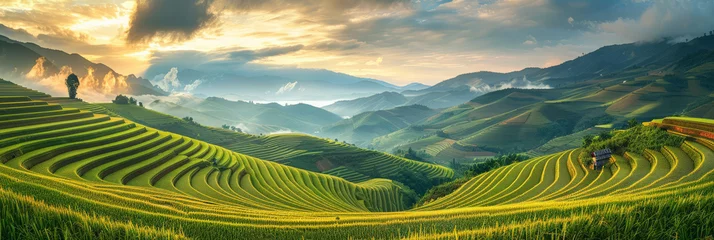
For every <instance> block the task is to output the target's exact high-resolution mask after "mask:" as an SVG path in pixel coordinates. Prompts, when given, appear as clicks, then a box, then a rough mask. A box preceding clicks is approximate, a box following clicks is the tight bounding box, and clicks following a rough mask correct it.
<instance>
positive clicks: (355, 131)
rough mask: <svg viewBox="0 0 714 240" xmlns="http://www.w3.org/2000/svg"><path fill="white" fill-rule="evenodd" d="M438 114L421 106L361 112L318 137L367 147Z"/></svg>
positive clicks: (329, 127) (326, 127) (336, 124)
mask: <svg viewBox="0 0 714 240" xmlns="http://www.w3.org/2000/svg"><path fill="white" fill-rule="evenodd" d="M436 113H438V111H436V110H434V109H430V108H428V107H426V106H422V105H410V106H402V107H396V108H392V109H388V110H378V111H371V112H363V113H360V114H357V115H355V116H353V117H351V118H348V119H344V120H341V121H339V122H336V123H334V124H332V125H327V126H325V127H323V128H322V129H321V130H320V132H319V133H318V135H320V136H326V137H329V138H335V139H340V140H344V141H347V142H349V143H354V144H357V145H358V146H368V145H369V143H370V142H371V141H372V139H373V138H375V137H379V136H382V135H385V134H388V133H391V132H394V131H396V130H399V129H402V128H405V127H408V126H411V125H413V124H418V123H420V122H421V121H423V120H425V119H427V118H428V117H431V116H432V115H434V114H436Z"/></svg>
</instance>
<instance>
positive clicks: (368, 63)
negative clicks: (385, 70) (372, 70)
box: [366, 57, 383, 66]
mask: <svg viewBox="0 0 714 240" xmlns="http://www.w3.org/2000/svg"><path fill="white" fill-rule="evenodd" d="M382 60H383V59H382V57H378V58H377V59H375V60H374V61H369V62H367V63H366V64H367V65H369V66H379V64H382Z"/></svg>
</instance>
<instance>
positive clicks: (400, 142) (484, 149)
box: [372, 37, 714, 164]
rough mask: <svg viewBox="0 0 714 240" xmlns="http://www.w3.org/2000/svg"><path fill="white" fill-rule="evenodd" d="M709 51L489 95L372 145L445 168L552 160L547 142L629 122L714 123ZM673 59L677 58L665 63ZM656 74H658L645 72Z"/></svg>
mask: <svg viewBox="0 0 714 240" xmlns="http://www.w3.org/2000/svg"><path fill="white" fill-rule="evenodd" d="M710 38H712V37H702V38H698V39H695V40H692V43H691V44H689V45H681V44H675V45H671V46H672V47H688V46H690V45H692V46H694V47H703V45H704V43H697V42H700V41H708V40H709V39H710ZM668 46H669V45H668ZM694 47H693V48H694ZM711 52H712V51H710V50H703V51H700V52H696V53H693V54H689V55H684V57H682V58H681V59H678V60H677V61H675V62H672V63H669V64H668V65H665V66H663V67H660V66H661V65H660V64H662V63H663V62H656V64H655V65H647V66H646V67H636V68H630V69H628V70H625V71H622V72H618V73H611V74H608V75H604V76H602V77H595V78H592V79H589V80H588V79H586V80H582V81H580V82H575V83H572V84H569V85H564V86H561V87H559V88H556V89H505V90H500V91H495V92H491V93H487V94H484V95H482V96H479V97H477V98H474V99H473V100H471V101H469V102H467V103H465V104H461V105H457V106H454V107H451V108H448V109H446V110H443V111H442V112H440V113H439V114H437V115H435V116H433V117H431V118H429V119H428V120H426V121H424V122H423V123H421V124H419V125H417V126H411V127H408V128H403V129H400V130H398V131H395V132H393V133H389V134H386V135H384V136H380V137H377V138H375V139H374V140H373V141H372V145H373V146H374V147H375V148H376V149H378V150H383V151H393V150H394V149H406V148H409V147H411V148H413V149H415V150H425V151H428V152H429V153H430V155H432V157H433V158H432V159H430V160H431V161H434V162H439V163H442V164H445V163H448V162H449V161H451V160H453V159H456V160H461V161H470V160H471V159H473V158H478V157H480V156H483V155H488V153H491V154H493V153H510V152H529V154H538V155H542V154H550V153H554V152H555V151H558V150H563V148H562V146H561V145H562V144H558V146H547V145H548V144H549V141H551V140H553V139H558V138H559V139H571V140H572V141H579V139H580V138H581V137H582V135H584V134H582V132H583V131H585V130H587V129H590V128H593V127H595V126H596V125H600V124H611V125H613V126H615V127H617V126H622V125H624V122H625V121H627V120H628V119H632V118H635V119H637V120H639V121H643V120H647V119H652V118H661V117H664V116H669V115H677V114H682V115H686V116H691V117H703V118H707V117H712V114H714V112H712V111H710V110H709V109H710V108H711V104H712V102H714V98H713V97H712V96H713V95H712V94H714V85H713V84H712V77H714V74H713V73H714V67H711V66H714V65H712V61H714V58H712V57H711V56H712V54H711ZM586 56H587V55H586ZM676 56H680V54H676V55H673V56H670V57H668V58H666V59H671V58H674V57H676ZM578 61H581V60H578ZM662 61H664V60H662ZM637 63H642V62H637ZM569 64H570V63H569ZM623 64H624V63H623ZM633 64H634V63H633ZM653 64H654V63H653ZM655 67H659V68H661V70H656V71H655V70H651V69H652V68H655ZM513 139H520V140H519V141H513ZM561 143H562V142H561ZM550 144H551V145H552V143H550ZM535 149H538V150H536V151H532V150H535ZM442 153H443V154H442Z"/></svg>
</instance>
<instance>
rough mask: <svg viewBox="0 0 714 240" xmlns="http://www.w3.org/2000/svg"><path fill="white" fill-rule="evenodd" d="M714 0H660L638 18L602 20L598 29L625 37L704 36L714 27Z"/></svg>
mask: <svg viewBox="0 0 714 240" xmlns="http://www.w3.org/2000/svg"><path fill="white" fill-rule="evenodd" d="M712 12H714V1H694V0H676V1H675V0H672V1H665V0H658V1H653V4H652V5H651V6H650V7H649V8H647V10H646V11H645V12H644V13H642V15H641V16H639V18H618V19H617V20H614V21H607V22H602V23H599V24H598V25H597V29H599V30H602V31H603V32H605V33H612V34H614V35H616V36H618V37H620V38H622V39H623V40H624V41H652V40H659V39H661V38H667V37H678V36H701V35H702V34H703V33H705V32H708V31H711V29H714V20H712V15H711V13H712Z"/></svg>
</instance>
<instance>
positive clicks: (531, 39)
mask: <svg viewBox="0 0 714 240" xmlns="http://www.w3.org/2000/svg"><path fill="white" fill-rule="evenodd" d="M536 44H538V40H537V39H536V38H535V37H533V35H528V37H526V41H524V42H523V45H536Z"/></svg>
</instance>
